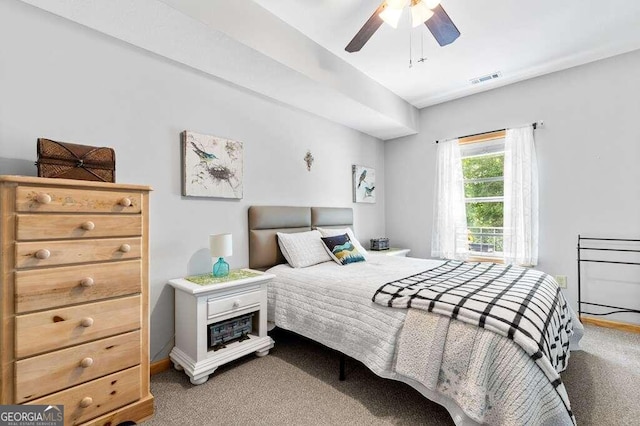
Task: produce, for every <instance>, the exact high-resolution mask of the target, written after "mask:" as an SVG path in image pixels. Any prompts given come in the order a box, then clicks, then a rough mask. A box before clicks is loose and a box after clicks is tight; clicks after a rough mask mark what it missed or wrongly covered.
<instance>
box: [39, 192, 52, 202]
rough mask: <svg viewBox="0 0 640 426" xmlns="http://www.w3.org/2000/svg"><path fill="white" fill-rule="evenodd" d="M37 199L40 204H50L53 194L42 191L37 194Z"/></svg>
mask: <svg viewBox="0 0 640 426" xmlns="http://www.w3.org/2000/svg"><path fill="white" fill-rule="evenodd" d="M36 201H37V202H38V203H40V204H49V203H50V202H51V195H49V194H46V193H44V192H41V193H39V194H38V195H36Z"/></svg>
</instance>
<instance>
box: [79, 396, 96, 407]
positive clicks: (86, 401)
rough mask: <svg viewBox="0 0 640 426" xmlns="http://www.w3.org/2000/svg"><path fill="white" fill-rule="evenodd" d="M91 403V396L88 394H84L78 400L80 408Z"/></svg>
mask: <svg viewBox="0 0 640 426" xmlns="http://www.w3.org/2000/svg"><path fill="white" fill-rule="evenodd" d="M91 404H93V398H91V397H90V396H85V397H84V398H82V400H81V401H80V407H82V408H87V407H88V406H90V405H91Z"/></svg>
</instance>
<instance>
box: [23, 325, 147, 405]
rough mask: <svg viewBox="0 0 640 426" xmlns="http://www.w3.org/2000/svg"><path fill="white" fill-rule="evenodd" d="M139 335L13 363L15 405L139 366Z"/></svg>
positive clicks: (116, 337)
mask: <svg viewBox="0 0 640 426" xmlns="http://www.w3.org/2000/svg"><path fill="white" fill-rule="evenodd" d="M139 354H140V332H139V331H134V332H132V333H126V334H121V335H118V336H114V337H109V338H106V339H102V340H98V341H96V342H91V343H85V344H83V345H79V346H74V347H72V348H68V349H63V350H60V351H56V352H51V353H48V354H45V355H40V356H35V357H31V358H27V359H23V360H21V361H18V362H16V403H18V404H20V403H23V402H26V401H30V400H32V399H35V398H39V397H41V396H44V395H47V394H50V393H53V392H57V391H59V390H62V389H66V388H68V387H71V386H75V385H77V384H80V383H84V382H88V381H89V380H93V379H96V378H98V377H102V376H105V375H107V374H110V373H113V372H114V371H120V370H124V369H125V368H129V367H133V366H135V365H138V364H140V356H139Z"/></svg>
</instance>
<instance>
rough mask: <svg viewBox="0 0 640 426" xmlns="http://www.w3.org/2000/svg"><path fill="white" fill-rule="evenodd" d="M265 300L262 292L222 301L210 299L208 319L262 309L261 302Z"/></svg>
mask: <svg viewBox="0 0 640 426" xmlns="http://www.w3.org/2000/svg"><path fill="white" fill-rule="evenodd" d="M263 300H266V295H265V294H264V292H262V291H252V292H249V293H244V294H238V295H235V296H230V297H224V298H220V299H209V301H208V303H207V317H208V318H212V317H216V316H220V315H225V314H228V313H230V312H234V311H240V310H243V309H246V308H249V307H254V306H255V307H257V308H260V302H262V301H263Z"/></svg>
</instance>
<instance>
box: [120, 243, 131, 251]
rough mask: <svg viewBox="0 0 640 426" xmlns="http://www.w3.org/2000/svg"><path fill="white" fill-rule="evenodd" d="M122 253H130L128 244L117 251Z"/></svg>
mask: <svg viewBox="0 0 640 426" xmlns="http://www.w3.org/2000/svg"><path fill="white" fill-rule="evenodd" d="M119 250H120V251H121V252H123V253H129V252H130V251H131V246H130V245H129V244H123V245H121V246H120V249H119Z"/></svg>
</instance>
